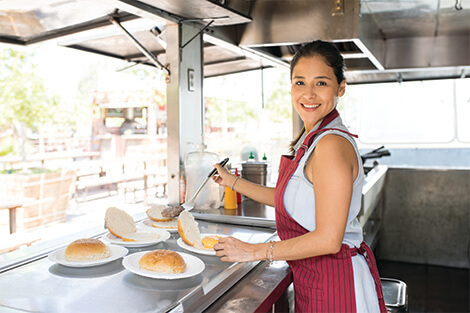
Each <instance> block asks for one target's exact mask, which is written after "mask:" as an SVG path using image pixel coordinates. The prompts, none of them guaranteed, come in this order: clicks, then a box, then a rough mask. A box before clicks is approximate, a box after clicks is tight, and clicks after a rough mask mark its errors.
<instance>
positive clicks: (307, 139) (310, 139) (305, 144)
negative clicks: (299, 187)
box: [294, 109, 358, 163]
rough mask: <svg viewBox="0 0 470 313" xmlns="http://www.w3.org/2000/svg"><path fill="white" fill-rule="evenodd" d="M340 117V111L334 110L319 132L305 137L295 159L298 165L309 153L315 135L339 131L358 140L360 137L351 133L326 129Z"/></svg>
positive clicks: (319, 128)
mask: <svg viewBox="0 0 470 313" xmlns="http://www.w3.org/2000/svg"><path fill="white" fill-rule="evenodd" d="M338 116H339V113H338V111H337V110H336V109H334V110H333V111H331V112H330V113H328V115H327V116H325V118H324V119H323V121H322V122H321V123H320V126H319V127H318V129H317V130H314V131H313V132H311V133H309V134H308V135H307V137H305V139H304V141H303V142H302V144H301V145H300V147H299V150H297V153H296V154H295V159H294V161H295V162H297V163H298V162H299V161H300V159H301V158H302V157H303V155H304V154H305V151H307V150H308V148H309V147H310V145H311V144H312V142H313V139H314V138H315V135H317V134H318V133H322V132H324V131H327V130H339V131H340V132H343V133H346V134H348V135H351V136H353V137H356V138H357V137H358V136H357V135H354V134H351V133H350V132H347V131H345V130H342V129H339V128H324V127H325V126H326V125H328V124H329V123H331V122H332V121H333V120H334V119H335V118H337V117H338Z"/></svg>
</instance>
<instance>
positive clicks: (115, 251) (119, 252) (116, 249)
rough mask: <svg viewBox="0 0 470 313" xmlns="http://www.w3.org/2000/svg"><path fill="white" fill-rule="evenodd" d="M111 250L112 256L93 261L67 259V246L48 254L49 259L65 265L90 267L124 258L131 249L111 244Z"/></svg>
mask: <svg viewBox="0 0 470 313" xmlns="http://www.w3.org/2000/svg"><path fill="white" fill-rule="evenodd" d="M108 247H109V252H110V256H109V257H107V258H106V259H101V260H93V261H86V262H70V261H67V260H66V259H65V249H66V248H61V249H58V250H55V251H53V252H51V253H49V255H48V256H47V257H48V258H49V260H51V261H52V262H55V263H58V264H60V265H63V266H68V267H90V266H97V265H102V264H106V263H109V262H112V261H114V260H117V259H119V258H122V257H123V256H125V255H126V254H127V253H128V252H129V250H127V249H126V248H125V247H122V246H115V245H109V246H108Z"/></svg>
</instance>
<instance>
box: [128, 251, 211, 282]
mask: <svg viewBox="0 0 470 313" xmlns="http://www.w3.org/2000/svg"><path fill="white" fill-rule="evenodd" d="M147 252H148V251H143V252H138V253H134V254H131V255H128V256H126V257H125V258H124V259H123V260H122V265H123V266H124V267H125V268H126V269H128V270H129V271H131V272H132V273H134V274H137V275H140V276H145V277H150V278H158V279H181V278H188V277H192V276H195V275H197V274H199V273H201V272H202V271H203V270H204V268H205V267H206V266H205V265H204V262H202V260H201V259H199V258H197V257H195V256H192V255H190V254H186V253H182V252H178V253H179V254H180V255H181V256H182V257H183V259H184V261H185V262H186V271H185V272H184V273H181V274H166V273H156V272H152V271H148V270H143V269H140V267H139V261H140V258H141V257H142V256H143V255H144V254H145V253H147Z"/></svg>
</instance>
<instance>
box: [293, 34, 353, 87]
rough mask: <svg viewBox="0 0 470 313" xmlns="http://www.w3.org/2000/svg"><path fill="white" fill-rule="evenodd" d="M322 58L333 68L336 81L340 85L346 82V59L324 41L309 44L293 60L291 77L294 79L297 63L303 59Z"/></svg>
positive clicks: (334, 47)
mask: <svg viewBox="0 0 470 313" xmlns="http://www.w3.org/2000/svg"><path fill="white" fill-rule="evenodd" d="M314 56H321V57H323V59H324V60H325V62H326V64H327V65H328V66H330V67H331V68H333V72H334V73H335V76H336V80H337V81H338V84H340V83H341V82H342V81H343V80H344V70H345V65H344V59H343V56H342V55H341V52H339V50H338V48H336V46H335V45H333V44H331V43H329V42H326V41H322V40H316V41H312V42H309V43H307V44H306V45H304V46H302V47H301V48H300V49H299V50H298V51H297V52H296V53H295V55H294V57H293V58H292V61H291V62H290V77H291V78H292V73H293V72H294V67H295V66H296V65H297V62H299V60H300V59H301V58H303V57H314Z"/></svg>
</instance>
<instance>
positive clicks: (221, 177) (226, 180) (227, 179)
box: [212, 163, 237, 187]
mask: <svg viewBox="0 0 470 313" xmlns="http://www.w3.org/2000/svg"><path fill="white" fill-rule="evenodd" d="M214 168H216V169H217V174H215V175H214V176H212V180H213V181H215V182H216V183H217V184H219V185H222V186H225V187H230V186H232V184H233V183H234V182H235V179H237V176H235V175H232V174H231V173H230V172H229V171H228V170H227V169H226V168H225V167H223V166H220V164H218V163H217V164H215V165H214Z"/></svg>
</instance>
